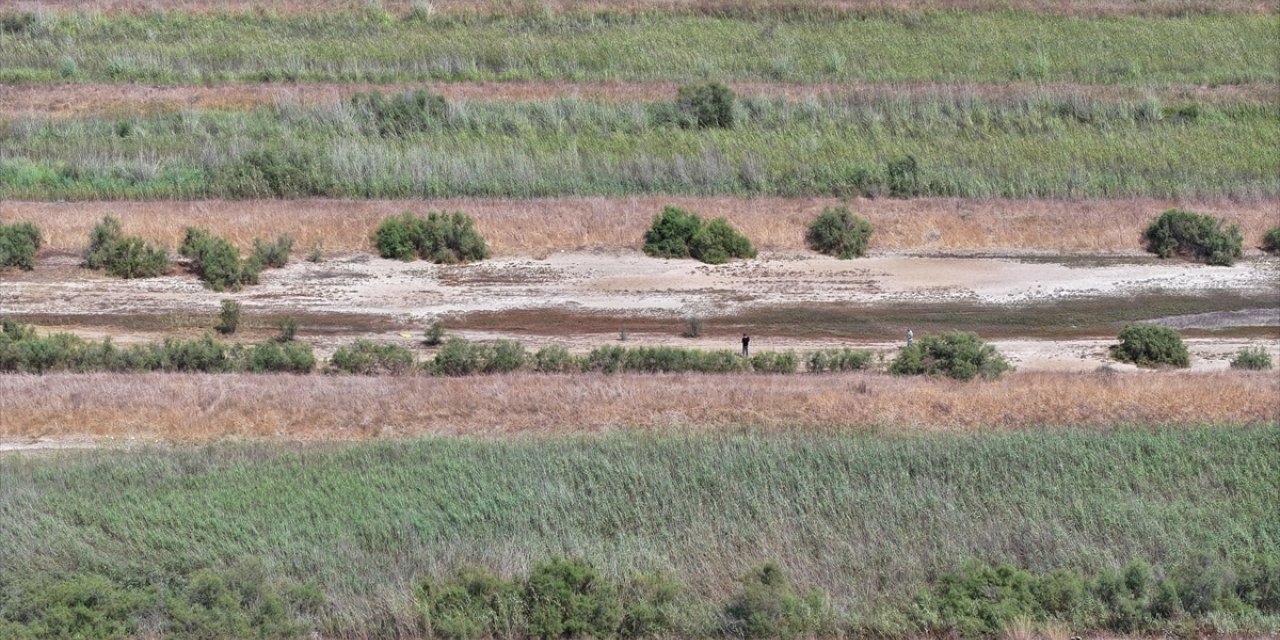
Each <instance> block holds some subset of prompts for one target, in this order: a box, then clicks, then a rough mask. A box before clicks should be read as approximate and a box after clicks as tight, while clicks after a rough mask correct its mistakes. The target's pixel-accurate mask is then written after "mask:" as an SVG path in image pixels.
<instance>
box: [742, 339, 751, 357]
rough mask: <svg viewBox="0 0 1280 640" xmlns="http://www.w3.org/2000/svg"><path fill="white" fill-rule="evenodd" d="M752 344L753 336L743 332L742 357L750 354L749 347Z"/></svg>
mask: <svg viewBox="0 0 1280 640" xmlns="http://www.w3.org/2000/svg"><path fill="white" fill-rule="evenodd" d="M750 346H751V336H749V335H747V334H745V333H744V334H742V357H744V358H746V357H747V356H748V355H750V354H749V353H748V349H749V347H750Z"/></svg>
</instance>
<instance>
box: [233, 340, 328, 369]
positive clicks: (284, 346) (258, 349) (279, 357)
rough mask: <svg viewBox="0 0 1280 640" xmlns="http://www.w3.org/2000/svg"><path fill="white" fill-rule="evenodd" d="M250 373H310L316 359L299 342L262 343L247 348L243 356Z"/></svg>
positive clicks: (308, 346)
mask: <svg viewBox="0 0 1280 640" xmlns="http://www.w3.org/2000/svg"><path fill="white" fill-rule="evenodd" d="M244 360H245V365H244V368H245V370H246V371H249V372H251V373H311V371H312V370H314V369H315V368H316V357H315V354H314V353H312V352H311V346H310V345H307V344H303V343H301V342H284V343H281V342H275V341H273V342H264V343H262V344H258V345H254V346H252V347H249V348H248V349H247V351H246V352H245V356H244Z"/></svg>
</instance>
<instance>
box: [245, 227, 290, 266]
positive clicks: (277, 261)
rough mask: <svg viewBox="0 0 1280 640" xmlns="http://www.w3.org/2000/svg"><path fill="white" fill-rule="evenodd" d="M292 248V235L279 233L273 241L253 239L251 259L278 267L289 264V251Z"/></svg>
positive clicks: (264, 264)
mask: <svg viewBox="0 0 1280 640" xmlns="http://www.w3.org/2000/svg"><path fill="white" fill-rule="evenodd" d="M292 250H293V237H292V236H290V235H289V234H281V235H280V236H279V237H277V238H276V239H275V241H273V242H267V241H265V240H262V239H260V238H254V239H253V258H252V259H253V260H254V261H255V262H256V263H257V264H260V265H262V266H264V267H270V268H272V269H279V268H281V267H283V266H285V265H286V264H289V252H290V251H292Z"/></svg>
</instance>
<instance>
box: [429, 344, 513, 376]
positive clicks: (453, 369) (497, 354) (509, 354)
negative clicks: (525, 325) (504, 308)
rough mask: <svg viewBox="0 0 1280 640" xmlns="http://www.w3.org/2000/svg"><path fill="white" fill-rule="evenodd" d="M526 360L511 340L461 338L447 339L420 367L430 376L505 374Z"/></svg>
mask: <svg viewBox="0 0 1280 640" xmlns="http://www.w3.org/2000/svg"><path fill="white" fill-rule="evenodd" d="M528 360H529V356H528V354H527V353H526V352H525V349H524V346H523V345H521V344H520V343H518V342H513V341H511V340H498V341H496V342H494V343H492V344H483V343H476V342H470V341H468V340H466V339H465V338H450V339H448V340H446V341H445V343H444V346H442V347H440V351H438V352H436V356H435V358H434V359H432V360H431V361H430V362H428V363H425V364H424V365H423V368H424V369H425V370H426V371H427V372H428V373H431V374H432V375H441V376H466V375H474V374H481V373H508V372H512V371H518V370H520V369H522V368H524V367H525V365H526V364H527V362H528Z"/></svg>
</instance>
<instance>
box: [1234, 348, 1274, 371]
mask: <svg viewBox="0 0 1280 640" xmlns="http://www.w3.org/2000/svg"><path fill="white" fill-rule="evenodd" d="M1231 368H1232V369H1249V370H1253V371H1262V370H1264V369H1270V368H1271V354H1269V353H1267V350H1266V349H1264V348H1262V347H1245V348H1243V349H1241V350H1239V351H1237V352H1236V355H1235V357H1233V358H1231Z"/></svg>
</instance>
